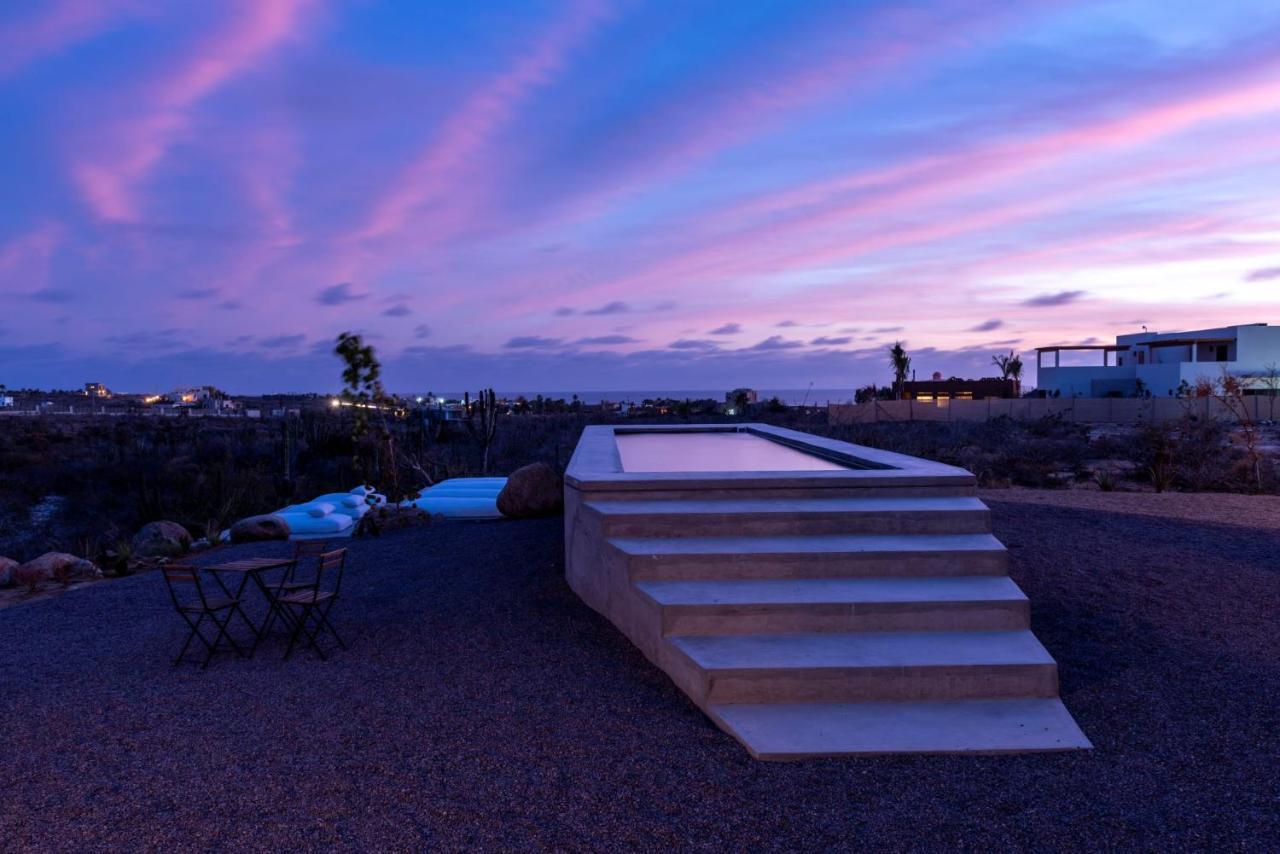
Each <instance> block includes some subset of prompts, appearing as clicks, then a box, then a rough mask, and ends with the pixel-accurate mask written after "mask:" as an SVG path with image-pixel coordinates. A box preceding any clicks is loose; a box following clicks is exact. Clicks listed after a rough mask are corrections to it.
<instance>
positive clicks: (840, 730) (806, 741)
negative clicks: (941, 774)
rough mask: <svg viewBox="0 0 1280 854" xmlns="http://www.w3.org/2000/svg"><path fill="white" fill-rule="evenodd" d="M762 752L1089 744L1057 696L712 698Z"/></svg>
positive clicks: (787, 754)
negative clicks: (732, 700)
mask: <svg viewBox="0 0 1280 854" xmlns="http://www.w3.org/2000/svg"><path fill="white" fill-rule="evenodd" d="M707 712H708V713H709V714H710V715H711V717H712V718H713V719H714V720H715V721H716V722H717V723H718V724H719V725H720V726H721V727H722V728H723V729H724V730H725V731H726V732H728V733H730V734H731V735H733V736H734V737H735V738H736V739H738V741H740V742H742V744H743V745H744V746H746V748H747V749H748V750H749V751H750V752H751V755H752V756H754V757H756V758H757V759H804V758H807V757H817V756H858V755H875V754H885V753H1022V752H1029V751H1032V752H1034V751H1061V750H1087V749H1089V748H1091V747H1092V745H1091V744H1090V743H1089V739H1088V738H1086V737H1085V735H1084V733H1083V732H1081V731H1080V727H1078V726H1077V725H1076V722H1075V721H1074V720H1072V718H1071V714H1070V712H1068V711H1067V709H1066V707H1065V706H1063V704H1062V701H1061V700H1058V699H1031V700H1021V699H1019V700H953V701H932V702H896V703H780V704H775V703H769V704H722V705H711V706H709V707H708V709H707Z"/></svg>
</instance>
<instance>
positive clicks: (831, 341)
mask: <svg viewBox="0 0 1280 854" xmlns="http://www.w3.org/2000/svg"><path fill="white" fill-rule="evenodd" d="M852 340H853V339H852V338H849V337H848V336H844V335H842V336H838V337H831V336H828V335H820V336H818V337H817V338H815V339H813V340H812V341H810V342H809V343H810V344H812V345H813V346H815V347H839V346H841V345H844V344H848V343H849V342H850V341H852Z"/></svg>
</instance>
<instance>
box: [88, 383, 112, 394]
mask: <svg viewBox="0 0 1280 854" xmlns="http://www.w3.org/2000/svg"><path fill="white" fill-rule="evenodd" d="M84 393H85V396H86V397H111V389H109V388H107V387H106V386H104V385H103V384H102V383H85V384H84Z"/></svg>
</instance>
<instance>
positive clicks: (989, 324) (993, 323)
mask: <svg viewBox="0 0 1280 854" xmlns="http://www.w3.org/2000/svg"><path fill="white" fill-rule="evenodd" d="M1001 326H1004V321H1003V320H998V319H996V318H994V317H993V318H992V319H990V320H984V321H983V322H982V323H979V324H978V325H977V326H970V327H969V331H970V332H994V331H995V330H997V329H999V328H1000V327H1001Z"/></svg>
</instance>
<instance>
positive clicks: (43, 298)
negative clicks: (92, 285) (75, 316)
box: [29, 288, 76, 303]
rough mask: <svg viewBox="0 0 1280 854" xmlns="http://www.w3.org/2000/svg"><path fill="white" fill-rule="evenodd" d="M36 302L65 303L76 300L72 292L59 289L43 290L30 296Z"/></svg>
mask: <svg viewBox="0 0 1280 854" xmlns="http://www.w3.org/2000/svg"><path fill="white" fill-rule="evenodd" d="M29 296H30V297H31V299H33V300H35V301H36V302H48V303H63V302H71V301H72V300H74V299H75V298H76V296H75V294H73V293H71V291H65V290H60V289H57V288H41V289H40V290H38V291H36V292H35V293H33V294H30V295H29Z"/></svg>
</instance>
